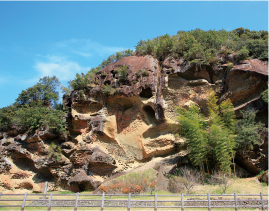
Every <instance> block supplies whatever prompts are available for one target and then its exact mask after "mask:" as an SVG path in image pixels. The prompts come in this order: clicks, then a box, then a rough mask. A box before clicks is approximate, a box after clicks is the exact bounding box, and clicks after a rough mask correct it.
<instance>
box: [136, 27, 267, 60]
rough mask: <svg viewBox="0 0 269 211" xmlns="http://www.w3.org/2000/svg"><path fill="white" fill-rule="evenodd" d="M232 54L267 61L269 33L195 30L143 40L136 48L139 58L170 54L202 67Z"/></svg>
mask: <svg viewBox="0 0 269 211" xmlns="http://www.w3.org/2000/svg"><path fill="white" fill-rule="evenodd" d="M232 52H235V53H236V55H237V58H238V60H242V59H245V58H247V57H248V56H250V57H252V58H258V59H261V60H268V32H267V31H250V30H249V29H244V28H242V27H240V28H237V29H235V30H233V31H231V32H229V31H226V30H219V31H215V30H209V31H203V30H201V29H195V30H192V31H189V32H185V31H178V32H177V35H174V36H170V35H168V34H166V35H163V36H159V37H157V38H154V39H152V40H147V41H145V40H141V41H140V42H138V44H137V46H136V53H137V54H138V55H147V54H149V55H153V56H154V57H155V58H157V59H158V60H161V61H164V59H165V58H166V57H167V56H168V55H171V56H172V57H174V58H179V57H183V58H184V59H185V60H187V61H190V62H194V63H197V62H201V63H203V64H209V63H216V62H218V61H219V59H218V57H217V55H218V54H222V53H223V54H230V53H232Z"/></svg>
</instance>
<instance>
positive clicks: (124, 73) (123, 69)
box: [116, 65, 128, 78]
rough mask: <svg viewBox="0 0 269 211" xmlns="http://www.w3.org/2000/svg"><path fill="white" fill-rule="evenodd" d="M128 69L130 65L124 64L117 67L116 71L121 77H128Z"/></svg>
mask: <svg viewBox="0 0 269 211" xmlns="http://www.w3.org/2000/svg"><path fill="white" fill-rule="evenodd" d="M127 69H128V67H127V66H126V65H122V66H120V67H117V68H116V72H117V73H118V75H119V77H121V78H126V77H127V75H128V71H127Z"/></svg>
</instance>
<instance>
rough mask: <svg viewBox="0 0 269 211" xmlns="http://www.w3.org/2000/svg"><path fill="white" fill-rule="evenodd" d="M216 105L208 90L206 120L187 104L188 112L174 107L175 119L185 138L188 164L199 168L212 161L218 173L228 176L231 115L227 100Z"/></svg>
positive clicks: (230, 151)
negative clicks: (175, 110) (190, 162)
mask: <svg viewBox="0 0 269 211" xmlns="http://www.w3.org/2000/svg"><path fill="white" fill-rule="evenodd" d="M217 102H218V99H217V97H216V95H215V92H214V91H213V90H210V91H209V93H208V102H207V108H208V111H209V117H208V118H209V119H208V120H209V121H206V119H205V117H203V116H202V115H201V114H200V113H199V109H198V107H196V106H195V105H191V106H190V108H189V110H186V109H184V108H177V113H178V120H179V122H180V125H181V128H182V132H183V135H184V136H185V137H186V138H187V144H188V150H189V152H190V154H189V156H190V159H191V161H192V163H193V164H194V165H196V166H200V168H201V169H203V168H204V165H205V164H207V162H208V161H209V160H210V158H212V159H213V161H215V162H216V163H217V167H218V168H219V169H220V170H221V171H222V172H227V173H230V171H231V168H230V165H231V160H232V158H233V157H234V154H235V153H234V149H235V140H234V131H235V114H234V110H233V105H232V103H231V100H230V99H227V100H226V101H224V102H222V103H221V104H220V106H219V105H217Z"/></svg>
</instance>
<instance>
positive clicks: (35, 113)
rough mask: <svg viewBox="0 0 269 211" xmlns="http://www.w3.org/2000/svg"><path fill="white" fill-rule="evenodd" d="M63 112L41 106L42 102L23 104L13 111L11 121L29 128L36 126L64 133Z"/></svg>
mask: <svg viewBox="0 0 269 211" xmlns="http://www.w3.org/2000/svg"><path fill="white" fill-rule="evenodd" d="M64 115H65V112H63V111H61V110H53V109H49V108H47V107H45V106H43V103H42V102H35V103H32V104H31V105H28V104H27V105H24V106H22V107H20V108H19V109H18V110H16V111H15V115H14V117H13V119H12V122H13V123H14V124H15V125H16V126H23V127H27V128H29V129H31V130H35V129H37V128H43V129H49V130H50V131H52V132H57V133H60V134H64V133H65V131H66V130H65V126H66V121H65V118H64V117H63V116H64Z"/></svg>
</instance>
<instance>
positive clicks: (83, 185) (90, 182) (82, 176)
mask: <svg viewBox="0 0 269 211" xmlns="http://www.w3.org/2000/svg"><path fill="white" fill-rule="evenodd" d="M67 184H68V185H69V186H77V187H78V188H79V190H80V191H82V190H92V189H95V188H97V187H98V185H100V184H99V183H96V182H95V181H94V179H93V177H92V176H88V175H87V174H86V172H85V171H83V170H80V171H79V172H78V173H77V174H76V175H75V176H73V177H71V178H70V180H69V181H68V183H67Z"/></svg>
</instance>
